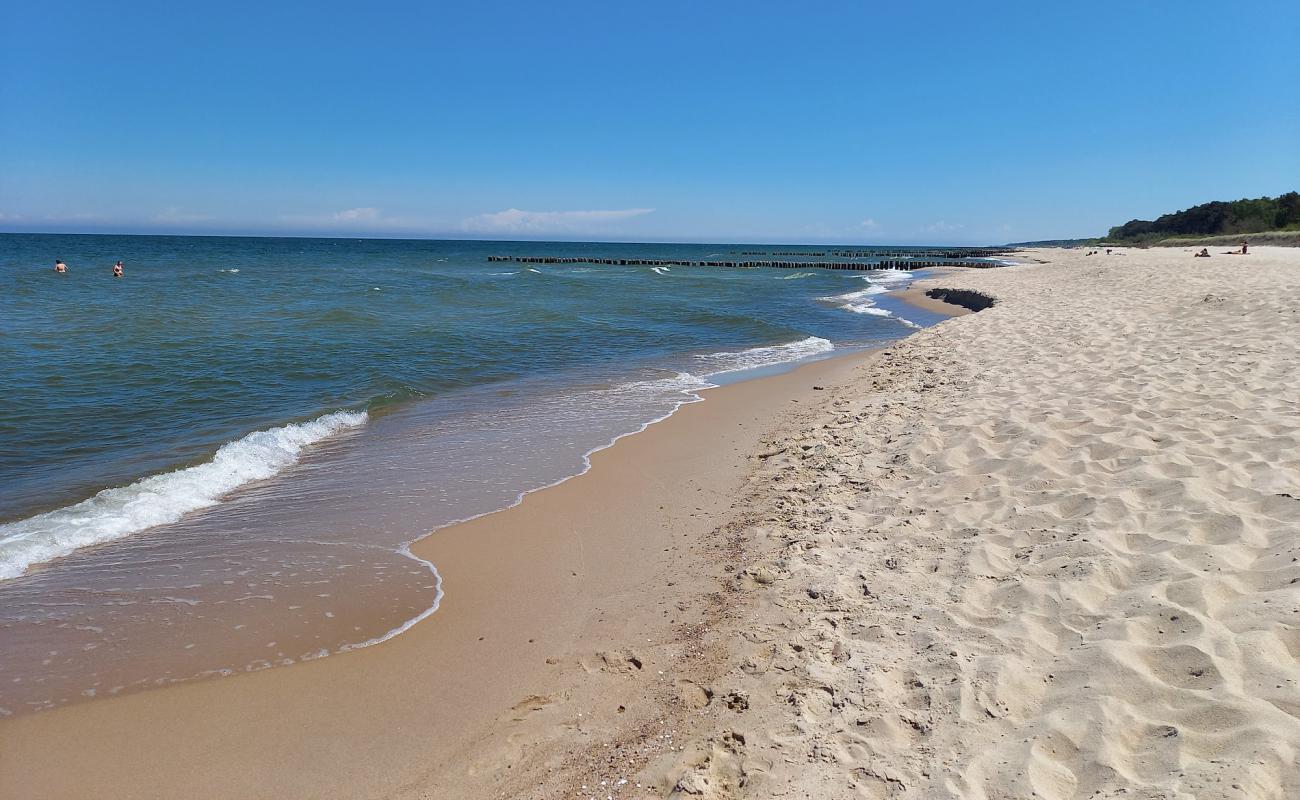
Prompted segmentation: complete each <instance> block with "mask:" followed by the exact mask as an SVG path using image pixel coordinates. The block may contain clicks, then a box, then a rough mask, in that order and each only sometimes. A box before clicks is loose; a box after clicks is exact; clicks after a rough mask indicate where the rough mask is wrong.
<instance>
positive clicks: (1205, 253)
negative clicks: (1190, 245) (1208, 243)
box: [1192, 247, 1210, 258]
mask: <svg viewBox="0 0 1300 800" xmlns="http://www.w3.org/2000/svg"><path fill="white" fill-rule="evenodd" d="M1209 257H1210V250H1209V248H1206V247H1202V248H1201V252H1199V253H1193V254H1192V258H1209Z"/></svg>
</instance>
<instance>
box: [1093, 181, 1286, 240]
mask: <svg viewBox="0 0 1300 800" xmlns="http://www.w3.org/2000/svg"><path fill="white" fill-rule="evenodd" d="M1282 230H1300V193H1298V192H1287V193H1286V194H1283V195H1280V196H1278V197H1260V198H1257V199H1253V200H1251V199H1243V200H1232V201H1228V202H1225V201H1222V200H1216V201H1214V202H1211V203H1202V204H1201V205H1199V206H1192V207H1191V208H1189V209H1187V210H1186V211H1175V212H1174V213H1172V214H1164V215H1162V216H1160V217H1158V218H1157V219H1155V220H1154V221H1151V220H1144V219H1135V220H1130V221H1128V222H1125V223H1124V224H1123V225H1117V226H1115V227H1114V228H1111V229H1110V233H1109V234H1108V235H1107V237H1106V241H1112V242H1113V241H1126V242H1134V241H1137V242H1149V241H1156V240H1158V239H1166V238H1170V237H1174V236H1222V235H1233V234H1238V233H1243V234H1244V233H1260V232H1262V231H1282Z"/></svg>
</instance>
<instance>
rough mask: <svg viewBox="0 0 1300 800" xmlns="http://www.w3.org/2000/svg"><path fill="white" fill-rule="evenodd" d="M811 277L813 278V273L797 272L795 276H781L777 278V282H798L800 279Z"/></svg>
mask: <svg viewBox="0 0 1300 800" xmlns="http://www.w3.org/2000/svg"><path fill="white" fill-rule="evenodd" d="M811 277H812V273H811V272H796V273H794V274H793V275H781V276H780V277H778V278H777V280H778V281H793V280H798V279H799V278H811Z"/></svg>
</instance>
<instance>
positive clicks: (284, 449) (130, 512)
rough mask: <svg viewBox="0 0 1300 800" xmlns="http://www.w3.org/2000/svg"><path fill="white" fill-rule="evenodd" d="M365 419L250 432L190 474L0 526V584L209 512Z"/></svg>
mask: <svg viewBox="0 0 1300 800" xmlns="http://www.w3.org/2000/svg"><path fill="white" fill-rule="evenodd" d="M366 419H367V416H366V413H365V412H364V411H362V412H351V411H337V412H335V413H333V414H326V415H324V416H322V417H319V418H317V419H314V420H312V421H310V422H302V423H298V424H292V425H283V426H281V427H278V428H270V429H268V430H264V431H254V432H253V433H250V434H248V435H247V436H244V437H243V438H241V439H236V440H235V441H233V442H227V443H226V444H224V445H222V446H221V448H220V449H218V450H217V452H216V453H215V454H213V456H212V460H211V461H206V462H204V463H202V464H198V465H197V466H193V467H186V468H184V469H178V470H175V471H173V472H165V473H162V474H159V475H152V476H150V477H148V478H144V479H142V480H139V481H137V482H135V483H133V484H130V485H129V486H121V487H117V488H113V489H105V490H104V491H102V492H100V493H99V494H97V495H95V496H94V497H91V498H90V499H88V500H83V501H82V502H80V503H77V504H75V505H71V506H67V507H66V508H60V509H57V510H55V511H50V512H47V513H45V514H38V515H36V516H34V517H29V518H27V519H24V520H19V521H17V522H11V523H8V524H6V525H0V580H5V579H8V578H14V577H17V576H19V575H22V574H23V573H24V572H26V571H27V570H28V568H30V567H31V566H32V565H33V564H40V563H44V562H46V561H51V560H53V559H55V558H59V557H60V556H65V555H68V554H69V553H72V552H74V551H76V550H80V549H81V548H83V547H90V546H92V545H97V544H102V543H104V542H111V541H114V540H116V539H121V538H123V537H126V536H130V535H131V534H133V533H138V532H140V531H143V530H145V529H146V528H152V527H153V526H155V525H165V524H168V523H171V522H176V521H177V520H179V519H180V518H181V517H183V516H185V515H186V514H188V513H190V512H192V511H197V510H198V509H201V508H207V507H208V506H212V505H216V504H217V503H218V502H219V501H220V499H221V497H222V496H223V495H226V494H228V493H230V492H231V491H234V490H235V489H237V488H239V487H240V486H243V485H245V484H247V483H251V482H253V481H258V480H263V479H265V478H269V477H271V476H273V475H275V474H276V473H278V472H280V471H282V470H284V469H285V468H286V467H289V466H291V465H292V464H295V463H297V461H298V457H299V455H300V454H301V453H302V451H303V449H304V448H305V447H307V446H308V445H311V444H313V443H315V442H318V441H320V440H322V439H325V438H328V437H330V436H333V435H335V434H338V433H341V432H342V431H345V430H348V429H350V428H355V427H358V426H360V425H363V424H365V422H366Z"/></svg>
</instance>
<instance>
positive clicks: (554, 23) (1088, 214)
mask: <svg viewBox="0 0 1300 800" xmlns="http://www.w3.org/2000/svg"><path fill="white" fill-rule="evenodd" d="M1298 52H1300V3H1297V2H1294V0H1289V1H1288V2H1281V1H1278V2H1271V1H1269V0H1263V1H1262V2H1252V3H1231V4H1229V3H1222V2H1220V3H1202V2H1123V3H1120V2H1114V3H1097V2H1090V3H1068V4H1067V3H1054V2H1034V3H996V2H993V3H971V2H915V3H905V2H904V3H900V2H878V3H877V2H856V3H852V2H815V1H814V2H805V3H766V2H745V3H740V2H734V3H733V2H704V0H695V1H694V2H655V3H636V4H633V3H619V2H590V3H574V2H563V1H562V0H561V1H560V2H549V3H523V2H516V3H501V2H474V3H470V2H461V3H445V2H442V3H440V2H426V3H403V2H392V3H371V4H355V3H346V4H345V3H335V2H328V1H326V2H318V3H315V4H297V3H295V4H277V3H274V2H261V3H243V2H227V3H220V4H210V3H204V4H187V3H174V2H155V3H142V2H131V1H130V0H126V1H125V2H115V3H88V2H86V3H66V2H57V0H46V1H45V2H39V3H37V2H30V0H22V1H21V2H18V0H0V230H11V231H36V230H47V231H85V232H101V231H110V232H163V233H267V234H291V235H300V234H305V235H313V234H314V235H383V236H407V235H414V236H439V237H455V238H462V237H472V238H497V237H500V238H527V239H544V238H559V239H566V238H568V239H573V238H579V239H615V240H632V241H659V240H682V241H697V240H703V241H771V242H800V241H812V242H852V243H988V242H1004V241H1019V240H1026V239H1039V238H1054V237H1074V236H1089V235H1095V234H1100V233H1103V232H1104V231H1105V229H1106V228H1107V227H1109V226H1110V225H1113V224H1118V223H1121V222H1124V221H1126V220H1128V219H1130V218H1133V217H1144V218H1150V217H1152V216H1154V215H1158V214H1160V213H1162V212H1166V211H1172V210H1176V209H1179V208H1184V207H1186V206H1189V205H1193V204H1195V203H1199V202H1204V201H1207V200H1212V199H1233V198H1237V197H1243V196H1251V197H1253V196H1260V195H1265V194H1270V195H1271V194H1277V193H1279V192H1283V191H1287V190H1292V189H1300V56H1298V55H1297V53H1298Z"/></svg>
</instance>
